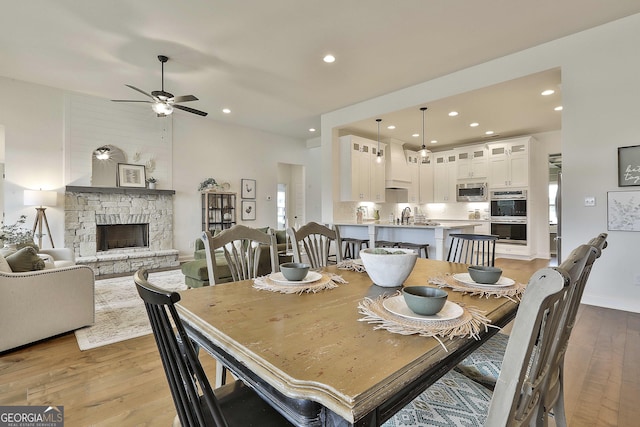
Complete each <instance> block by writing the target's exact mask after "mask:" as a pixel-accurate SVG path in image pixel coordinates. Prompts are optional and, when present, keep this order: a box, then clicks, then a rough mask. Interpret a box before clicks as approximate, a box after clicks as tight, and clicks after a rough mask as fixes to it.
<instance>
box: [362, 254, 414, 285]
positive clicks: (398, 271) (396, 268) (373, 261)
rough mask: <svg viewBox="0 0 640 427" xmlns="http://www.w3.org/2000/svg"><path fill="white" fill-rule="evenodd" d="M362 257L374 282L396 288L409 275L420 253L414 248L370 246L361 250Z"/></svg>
mask: <svg viewBox="0 0 640 427" xmlns="http://www.w3.org/2000/svg"><path fill="white" fill-rule="evenodd" d="M360 259H362V264H363V265H364V268H365V270H366V271H367V274H368V275H369V277H370V278H371V280H373V283H375V284H376V285H378V286H382V287H385V288H395V287H398V286H402V284H403V283H404V281H405V280H406V279H407V277H409V274H411V271H412V270H413V267H414V266H415V265H416V260H417V259H418V254H417V253H416V252H415V251H413V250H412V249H397V248H388V249H382V248H369V249H362V250H361V251H360Z"/></svg>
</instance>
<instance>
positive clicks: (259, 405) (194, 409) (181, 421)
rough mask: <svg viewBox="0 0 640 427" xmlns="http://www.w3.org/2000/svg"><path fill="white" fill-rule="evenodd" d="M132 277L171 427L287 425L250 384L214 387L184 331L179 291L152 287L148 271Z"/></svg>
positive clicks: (238, 382)
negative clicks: (165, 389) (171, 413)
mask: <svg viewBox="0 0 640 427" xmlns="http://www.w3.org/2000/svg"><path fill="white" fill-rule="evenodd" d="M133 279H134V282H135V285H136V289H137V290H138V294H139V295H140V298H142V300H143V301H144V305H145V308H146V310H147V314H148V316H149V321H150V322H151V328H152V330H153V335H154V337H155V339H156V344H157V346H158V351H159V352H160V358H161V359H162V365H163V366H164V371H165V374H166V377H167V381H168V382H169V388H170V390H171V395H172V397H173V402H174V404H175V407H176V411H177V419H178V420H177V421H178V422H174V424H173V425H174V426H178V425H180V426H182V427H204V426H211V427H218V426H228V427H234V426H235V427H246V426H252V425H253V426H258V425H259V426H264V427H280V426H291V425H292V424H291V423H289V421H287V420H286V419H285V418H284V417H283V416H282V415H281V414H280V413H278V412H277V411H276V410H275V409H273V408H272V407H271V406H270V405H269V404H268V403H267V402H266V401H265V400H263V399H262V398H261V397H260V396H259V395H258V394H257V393H256V392H255V391H254V390H253V389H252V388H250V387H248V386H246V385H245V384H244V383H243V382H242V381H234V382H232V383H229V384H226V385H225V386H223V387H221V388H217V389H215V390H213V389H212V388H211V385H210V383H209V380H208V379H207V375H206V374H205V372H204V369H203V368H202V365H201V364H200V360H198V357H197V355H196V352H195V350H194V348H193V346H192V344H191V340H190V339H189V337H188V336H187V333H186V331H185V329H184V326H183V324H182V321H181V319H180V316H179V314H178V312H177V310H176V308H175V304H176V303H177V302H178V301H180V294H179V293H177V292H172V291H166V290H163V289H160V288H158V287H156V286H153V285H152V284H151V283H149V281H148V274H147V271H146V270H144V269H141V270H138V271H137V272H136V273H135V274H134V277H133Z"/></svg>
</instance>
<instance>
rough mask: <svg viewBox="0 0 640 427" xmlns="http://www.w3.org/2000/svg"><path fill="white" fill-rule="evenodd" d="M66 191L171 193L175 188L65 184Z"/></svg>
mask: <svg viewBox="0 0 640 427" xmlns="http://www.w3.org/2000/svg"><path fill="white" fill-rule="evenodd" d="M66 191H67V192H69V193H104V194H161V195H173V194H176V191H175V190H150V189H148V188H136V187H80V186H73V185H67V186H66Z"/></svg>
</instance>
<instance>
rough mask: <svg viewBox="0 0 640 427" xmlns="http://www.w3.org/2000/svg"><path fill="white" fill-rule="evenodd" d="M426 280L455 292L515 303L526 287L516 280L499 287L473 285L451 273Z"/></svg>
mask: <svg viewBox="0 0 640 427" xmlns="http://www.w3.org/2000/svg"><path fill="white" fill-rule="evenodd" d="M428 282H429V283H432V284H434V285H436V286H438V287H440V288H450V289H451V290H453V291H455V292H465V293H468V294H471V295H479V296H481V297H484V298H489V297H495V298H507V299H509V300H511V301H513V302H515V303H516V304H517V303H518V302H519V301H520V298H521V297H522V293H523V292H524V290H525V289H526V288H527V285H526V284H524V283H518V282H515V283H514V284H513V285H511V286H505V287H499V288H489V287H488V286H486V287H485V286H483V287H479V286H473V285H469V284H466V283H462V282H460V281H458V280H456V279H455V278H454V277H453V276H452V275H451V274H445V275H441V276H436V277H431V278H429V280H428Z"/></svg>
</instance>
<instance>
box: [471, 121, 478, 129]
mask: <svg viewBox="0 0 640 427" xmlns="http://www.w3.org/2000/svg"><path fill="white" fill-rule="evenodd" d="M469 126H471V127H472V128H475V127H478V126H480V123H478V122H473V123H469Z"/></svg>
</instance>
